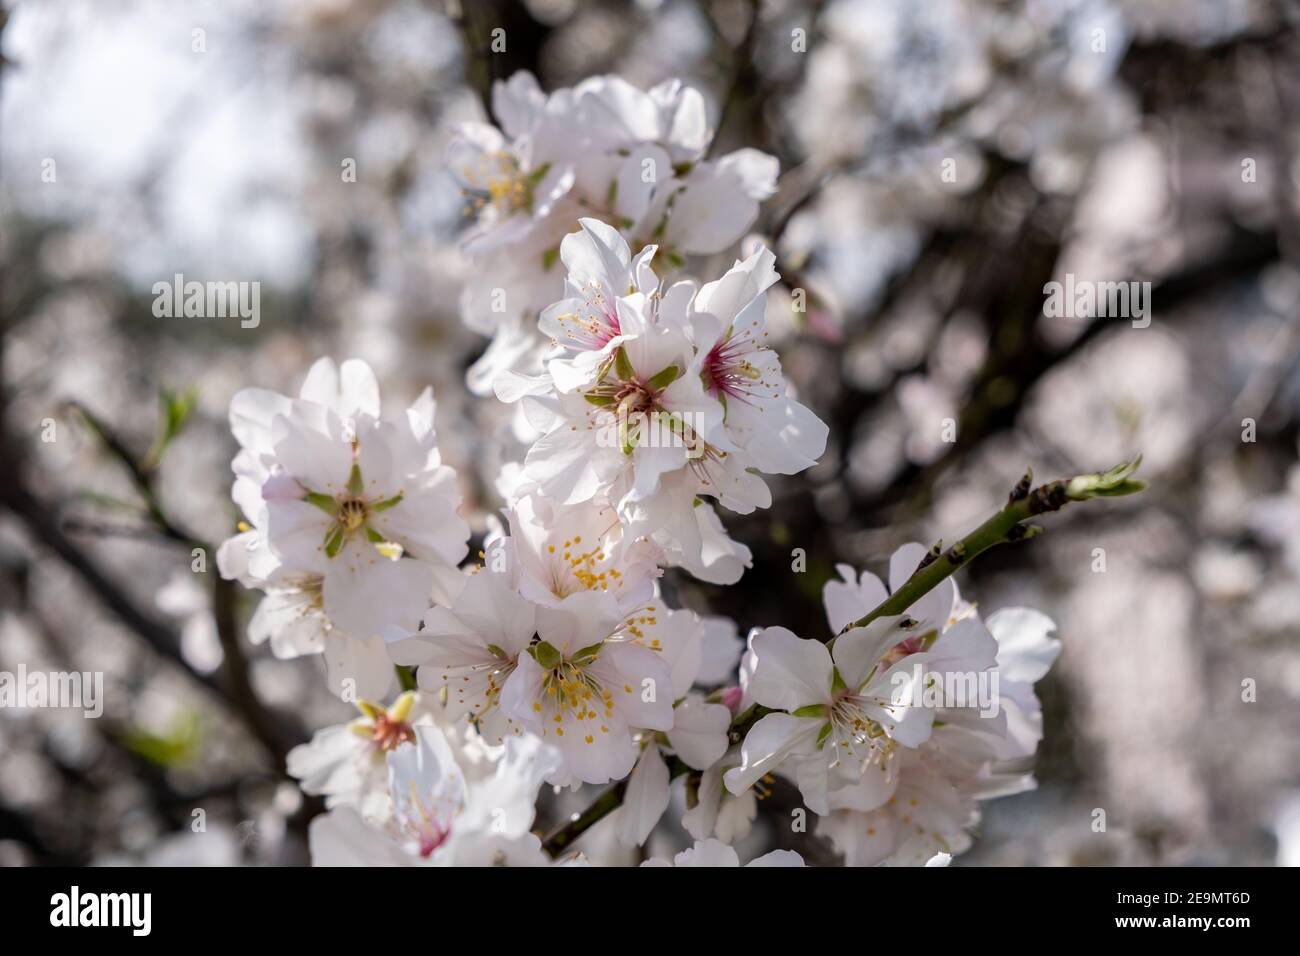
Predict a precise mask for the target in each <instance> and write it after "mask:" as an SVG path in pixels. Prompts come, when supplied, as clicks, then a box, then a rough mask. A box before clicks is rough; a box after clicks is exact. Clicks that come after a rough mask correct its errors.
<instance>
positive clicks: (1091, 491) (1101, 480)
mask: <svg viewBox="0 0 1300 956" xmlns="http://www.w3.org/2000/svg"><path fill="white" fill-rule="evenodd" d="M1140 464H1142V456H1141V455H1138V456H1137V457H1136V458H1134V459H1133V460H1132V461H1127V462H1122V463H1120V464H1118V465H1116V466H1115V467H1114V468H1112V469H1110V470H1109V471H1103V472H1098V473H1096V474H1092V475H1078V476H1077V477H1074V478H1071V479H1070V483H1069V484H1068V485H1067V486H1066V489H1065V494H1066V497H1067V498H1069V499H1070V500H1071V501H1087V500H1088V499H1089V498H1120V497H1123V496H1125V495H1134V494H1137V493H1138V492H1139V491H1142V490H1143V489H1144V488H1146V486H1147V483H1146V482H1145V481H1142V480H1140V479H1137V478H1133V477H1131V476H1132V474H1133V472H1135V471H1137V469H1138V466H1139V465H1140Z"/></svg>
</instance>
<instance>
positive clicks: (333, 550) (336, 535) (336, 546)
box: [325, 528, 344, 558]
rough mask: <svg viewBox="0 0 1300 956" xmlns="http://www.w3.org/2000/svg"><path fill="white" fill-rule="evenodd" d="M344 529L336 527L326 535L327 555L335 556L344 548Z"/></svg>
mask: <svg viewBox="0 0 1300 956" xmlns="http://www.w3.org/2000/svg"><path fill="white" fill-rule="evenodd" d="M343 541H344V537H343V529H342V528H334V529H332V530H331V531H330V533H329V534H327V535H325V554H326V556H327V557H331V558H332V557H334V556H335V555H337V554H338V553H339V552H340V551H342V550H343Z"/></svg>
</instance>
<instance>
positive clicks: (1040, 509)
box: [542, 455, 1146, 856]
mask: <svg viewBox="0 0 1300 956" xmlns="http://www.w3.org/2000/svg"><path fill="white" fill-rule="evenodd" d="M1141 462H1142V456H1141V455H1139V456H1138V457H1137V458H1135V459H1133V461H1131V462H1126V463H1124V464H1121V465H1116V466H1115V467H1114V468H1112V469H1110V471H1103V472H1098V473H1096V474H1092V475H1079V476H1077V477H1074V478H1061V479H1058V480H1056V481H1049V482H1048V483H1047V484H1045V485H1039V486H1038V487H1037V488H1033V487H1032V486H1033V481H1034V476H1033V472H1032V471H1026V472H1025V476H1024V477H1023V478H1021V479H1020V481H1019V483H1017V484H1016V486H1015V487H1014V488H1013V489H1011V494H1010V496H1009V497H1008V499H1007V503H1006V505H1005V506H1004V507H1003V508H1002V510H1001V511H999V512H998V513H997V514H995V515H994V516H993V517H991V518H989V520H988V521H985V522H984V523H983V524H982V525H980V526H979V527H978V528H976V529H975V530H974V531H972V532H971V533H970V534H968V535H967V536H966V537H964V538H962V539H961V540H960V541H958V542H957V543H956V544H955V545H953V546H952V547H951V548H949V549H948V550H947V551H945V550H944V549H943V546H942V542H941V543H940V544H936V545H935V546H934V547H933V548H931V549H930V551H929V553H928V554H927V555H926V556H925V558H924V559H923V560H922V561H921V565H920V567H918V568H917V569H916V571H914V572H913V573H912V576H911V577H910V578H908V579H907V581H906V582H905V583H904V584H903V585H902V587H900V588H899V589H898V590H897V591H895V592H894V593H893V594H891V595H890V596H889V597H887V598H886V599H885V600H884V601H882V602H881V603H880V604H879V605H877V606H876V607H875V608H873V609H872V610H871V611H870V612H869V613H868V614H867V615H866V616H865V617H861V618H859V619H858V620H856V621H853V622H851V623H850V624H848V625H846V626H845V627H844V628H843V630H841V631H840V634H843V633H844V632H845V631H850V630H852V629H853V628H855V627H866V626H867V625H868V624H870V623H871V622H872V621H874V620H875V619H876V618H878V617H885V616H891V617H892V616H894V615H897V614H902V613H903V612H904V611H906V610H907V609H908V608H909V607H911V606H912V605H913V604H915V603H916V602H917V601H918V600H920V599H921V598H922V597H924V596H925V595H926V594H928V593H929V592H930V591H931V590H933V589H934V588H935V587H936V586H937V585H938V584H939V582H940V581H942V580H943V579H944V578H946V577H948V576H950V575H951V574H952V573H953V572H955V571H956V570H957V569H958V568H961V567H964V566H965V565H967V564H969V563H970V562H971V561H972V560H974V559H975V557H976V556H977V555H979V554H982V553H983V552H985V551H987V550H988V549H989V548H991V547H993V546H994V545H998V544H1002V543H1004V542H1010V541H1023V540H1024V539H1025V538H1031V537H1033V536H1034V535H1036V534H1038V533H1039V532H1040V531H1042V528H1040V527H1039V526H1037V525H1034V524H1027V523H1026V522H1028V521H1029V519H1030V518H1033V517H1036V516H1037V515H1042V514H1049V513H1051V512H1053V511H1060V510H1061V509H1062V508H1063V507H1065V506H1066V505H1067V504H1069V503H1070V502H1072V501H1087V500H1089V499H1090V498H1118V497H1122V496H1124V495H1132V494H1136V493H1137V492H1139V491H1141V490H1142V489H1143V488H1145V487H1146V483H1145V482H1143V481H1140V480H1138V479H1137V478H1133V477H1132V475H1133V472H1135V471H1136V470H1137V467H1138V465H1139V464H1141ZM836 636H838V635H836ZM831 640H832V642H833V641H834V638H832V639H831ZM770 713H772V710H771V709H770V708H768V707H763V706H761V705H759V704H754V705H753V706H751V707H748V708H746V709H745V710H743V711H741V712H740V713H739V714H737V715H736V716H735V718H734V719H733V720H732V722H731V728H730V730H729V737H730V740H731V742H732V743H739V742H740V741H741V740H743V739H744V737H745V734H746V733H748V732H749V728H750V727H752V726H753V725H754V724H755V723H757V722H758V721H759V720H760V719H762V718H763V717H765V716H766V715H768V714H770ZM669 767H670V779H676V778H677V777H679V776H681V775H682V774H683V773H686V772H687V771H688V770H689V769H690V768H689V767H687V766H686V765H685V764H683V763H682V762H681V761H680V760H678V759H677V758H676V757H674V758H672V761H671V762H670V764H669ZM626 791H627V781H626V780H620V781H619V782H618V783H615V784H613V785H612V786H610V787H607V788H606V789H605V790H603V791H602V792H601V793H600V795H599V796H597V797H596V799H595V800H593V801H592V803H591V805H590V806H588V807H587V809H586V810H584V811H582V812H581V813H579V814H576V815H574V816H573V817H572V818H571V819H570V820H569V821H568V822H567V823H565V824H563V825H562V826H560V827H558V828H556V830H555V831H554V832H552V833H551V834H550V835H549V836H548V837H547V838H546V839H545V840H544V841H543V843H542V846H543V848H544V849H545V850H546V851H547V852H548V853H550V854H551V855H552V856H555V855H557V854H559V853H562V852H564V851H566V850H568V849H570V848H571V847H572V846H573V844H574V842H575V841H576V840H577V839H578V837H580V836H582V834H584V833H586V832H587V830H589V829H590V828H591V827H593V826H594V825H595V824H596V823H598V822H600V821H601V820H603V819H604V818H605V817H607V816H609V815H610V814H611V813H613V812H614V811H615V810H617V809H618V808H619V807H620V806H621V805H622V803H623V795H624V793H626Z"/></svg>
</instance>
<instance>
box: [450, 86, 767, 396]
mask: <svg viewBox="0 0 1300 956" xmlns="http://www.w3.org/2000/svg"><path fill="white" fill-rule="evenodd" d="M492 108H493V112H494V113H495V114H496V118H497V120H498V122H499V123H500V129H499V130H498V129H497V128H495V127H493V126H490V125H488V124H485V123H467V124H462V125H460V126H459V127H457V129H456V130H455V133H454V136H453V139H452V142H451V144H450V145H449V147H448V150H447V162H448V166H449V167H450V169H451V170H452V174H453V176H454V177H455V179H456V180H457V182H458V184H459V186H460V188H461V191H462V194H463V195H464V197H465V199H466V205H467V207H468V210H469V212H470V214H471V215H472V216H473V217H474V219H475V223H474V225H473V226H472V227H471V229H470V230H469V231H468V234H467V236H466V238H465V241H464V243H463V245H462V251H463V252H464V254H465V255H466V256H467V257H468V258H469V259H470V260H471V262H472V263H473V265H474V278H472V279H471V281H470V282H469V283H468V284H467V285H466V288H465V293H464V295H463V297H462V300H461V315H462V318H463V319H464V321H465V323H466V324H467V325H468V326H469V327H470V328H472V329H475V330H476V331H479V332H483V333H484V334H489V335H493V336H494V342H493V345H492V347H491V348H490V349H489V352H488V353H487V354H486V355H485V356H484V357H483V359H481V360H480V362H479V364H478V366H476V368H475V369H473V370H472V371H471V374H470V383H471V386H472V387H474V388H475V390H476V391H478V392H479V393H480V394H483V393H486V391H487V390H488V389H489V388H490V387H491V384H492V381H493V380H494V379H495V378H496V376H497V375H498V374H499V373H500V372H501V371H503V370H508V369H514V370H518V371H530V370H534V369H536V367H537V365H538V363H539V362H540V361H541V358H542V352H543V351H544V348H543V339H542V337H541V335H539V334H538V332H537V331H536V327H535V326H529V325H528V324H527V323H525V324H524V325H520V324H518V323H517V322H516V321H514V320H515V319H517V318H518V317H520V316H524V317H526V318H527V319H535V317H536V316H537V314H538V313H540V312H542V311H543V310H545V309H546V308H547V307H548V306H550V305H551V304H552V303H553V302H554V300H555V289H556V288H557V286H558V275H557V269H556V259H557V258H558V255H559V253H560V247H561V240H562V239H563V238H564V237H565V236H566V235H567V234H569V233H571V232H572V231H573V229H574V227H575V225H576V224H577V221H578V220H579V218H581V217H582V216H587V215H591V214H592V213H593V212H595V213H596V214H597V215H599V216H600V217H601V218H602V219H604V220H605V221H607V222H613V223H618V224H619V228H620V230H621V231H623V232H624V233H626V234H627V235H631V236H636V237H639V239H640V240H641V242H642V244H644V243H645V242H647V241H649V240H650V239H651V237H655V241H656V242H657V243H658V244H659V245H660V247H661V248H663V250H664V252H665V254H666V255H671V256H672V257H674V258H675V259H677V260H680V258H681V257H682V256H686V255H695V254H709V253H715V252H719V251H721V250H723V249H725V248H726V247H727V246H729V245H731V244H732V243H734V242H735V241H737V240H738V239H739V238H740V237H741V236H742V235H743V233H744V231H745V230H746V229H747V228H749V226H750V224H752V223H753V221H754V219H755V217H756V216H757V214H758V207H759V203H760V202H761V201H763V200H764V199H767V198H768V197H769V196H771V195H772V193H773V192H774V191H775V188H776V185H775V184H776V175H777V172H778V164H777V161H776V160H775V159H774V158H773V157H771V156H768V155H766V154H764V153H761V152H759V151H757V150H753V149H741V150H737V151H736V152H733V153H729V154H727V155H725V156H722V157H720V158H718V159H716V160H715V159H709V158H706V154H707V152H708V149H709V146H710V143H711V140H712V133H711V130H710V128H709V125H708V119H707V111H706V108H705V103H704V98H703V97H702V96H701V95H700V93H699V92H698V91H696V90H694V89H691V88H690V87H687V86H684V85H683V84H681V83H680V82H679V81H675V80H674V81H669V82H666V83H663V84H660V85H659V86H657V87H655V88H654V89H652V90H650V91H648V92H647V91H642V90H639V89H637V88H636V87H634V86H632V85H631V84H629V83H628V82H627V81H625V80H623V79H622V78H620V77H617V76H600V77H591V78H588V79H586V80H584V81H582V82H581V83H580V84H578V85H577V86H576V87H574V88H572V89H561V90H556V91H554V92H552V93H551V94H549V95H547V94H544V93H543V92H542V91H541V90H540V88H539V87H538V85H537V81H536V80H535V79H534V78H533V77H532V75H531V74H528V73H516V74H515V75H514V76H512V77H511V78H510V79H509V80H506V81H497V83H496V84H495V85H494V87H493V91H492ZM620 291H622V290H620Z"/></svg>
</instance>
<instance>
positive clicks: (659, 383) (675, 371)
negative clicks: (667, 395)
mask: <svg viewBox="0 0 1300 956" xmlns="http://www.w3.org/2000/svg"><path fill="white" fill-rule="evenodd" d="M681 374H682V372H681V369H679V368H678V367H677V366H676V365H669V366H668V367H667V368H666V369H663V370H662V371H660V372H657V373H656V374H655V375H654V376H652V377H651V379H650V381H648V382H646V385H648V386H649V387H650V388H651V389H653V390H654V391H656V392H660V391H663V390H664V389H665V388H667V387H668V386H669V385H671V384H672V383H673V382H675V381H677V376H679V375H681Z"/></svg>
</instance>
